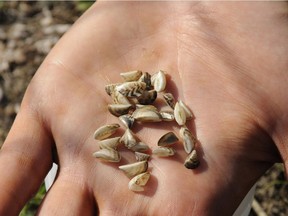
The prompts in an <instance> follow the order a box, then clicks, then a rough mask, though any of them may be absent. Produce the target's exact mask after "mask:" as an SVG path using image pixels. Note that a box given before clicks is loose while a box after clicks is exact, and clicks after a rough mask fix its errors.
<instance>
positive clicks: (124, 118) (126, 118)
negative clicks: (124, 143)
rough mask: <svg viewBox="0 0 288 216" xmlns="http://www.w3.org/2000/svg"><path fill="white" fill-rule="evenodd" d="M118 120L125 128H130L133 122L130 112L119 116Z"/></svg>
mask: <svg viewBox="0 0 288 216" xmlns="http://www.w3.org/2000/svg"><path fill="white" fill-rule="evenodd" d="M119 120H120V121H121V123H122V124H123V125H124V126H125V127H126V128H131V127H132V125H133V123H134V118H133V117H132V115H130V114H126V115H122V116H120V117H119Z"/></svg>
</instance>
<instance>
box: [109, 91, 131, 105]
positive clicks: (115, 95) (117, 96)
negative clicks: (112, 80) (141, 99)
mask: <svg viewBox="0 0 288 216" xmlns="http://www.w3.org/2000/svg"><path fill="white" fill-rule="evenodd" d="M111 97H112V99H113V102H114V103H115V104H131V103H130V101H129V100H128V99H127V98H126V97H125V96H124V95H122V94H121V93H119V92H118V91H116V90H114V91H113V92H112V93H111Z"/></svg>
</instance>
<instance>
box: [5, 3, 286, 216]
mask: <svg viewBox="0 0 288 216" xmlns="http://www.w3.org/2000/svg"><path fill="white" fill-rule="evenodd" d="M92 4H93V2H84V1H73V2H50V1H49V2H43V1H39V2H37V1H36V2H17V1H13V2H3V1H0V148H1V145H2V144H3V142H4V140H5V137H6V136H7V133H8V132H9V129H10V127H11V125H12V123H13V121H14V118H15V116H16V114H17V112H18V110H19V107H20V103H21V100H22V97H23V95H24V92H25V89H26V88H27V85H28V84H29V82H30V80H31V78H32V77H33V75H34V73H35V72H36V70H37V68H38V67H39V66H40V64H41V62H42V61H43V59H44V58H45V56H46V55H47V54H48V52H49V51H50V50H51V48H52V47H53V46H54V44H55V43H56V42H57V41H58V40H59V38H60V37H61V36H62V35H63V34H64V33H65V32H66V31H67V30H68V29H69V28H70V26H71V25H72V24H73V23H74V22H75V21H76V20H77V19H78V18H79V17H80V16H81V14H82V13H83V12H85V10H87V9H88V8H89V7H90V6H91V5H92ZM2 178H5V176H3V175H2ZM235 187H237V185H235ZM0 195H1V192H0ZM44 196H45V187H44V184H43V185H42V186H41V187H40V188H39V191H38V193H37V194H36V195H35V197H34V198H33V199H31V200H30V201H29V203H28V204H27V205H26V206H25V207H24V208H23V210H22V212H21V214H20V215H21V216H30V215H35V213H36V211H37V208H38V206H39V204H40V203H41V200H42V199H43V197H44ZM0 205H1V204H0ZM253 215H254V216H255V215H257V216H265V215H267V216H268V215H269V216H287V215H288V182H287V181H286V180H285V174H284V168H283V165H282V164H275V165H274V166H273V167H272V168H271V169H270V170H268V171H267V173H266V174H265V175H264V176H263V177H262V178H260V179H259V181H258V182H257V187H256V194H255V198H254V201H253V204H252V210H251V212H250V216H253Z"/></svg>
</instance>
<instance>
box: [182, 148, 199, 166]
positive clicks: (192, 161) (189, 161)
mask: <svg viewBox="0 0 288 216" xmlns="http://www.w3.org/2000/svg"><path fill="white" fill-rule="evenodd" d="M199 164H200V161H199V160H198V156H197V152H196V150H195V149H194V150H193V151H192V152H191V153H190V154H189V155H188V157H187V158H186V160H185V163H184V166H185V167H186V168H187V169H195V168H197V167H198V166H199Z"/></svg>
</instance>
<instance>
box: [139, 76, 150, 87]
mask: <svg viewBox="0 0 288 216" xmlns="http://www.w3.org/2000/svg"><path fill="white" fill-rule="evenodd" d="M138 81H139V82H144V83H146V89H150V88H151V75H150V74H149V73H147V72H144V73H143V74H142V76H141V77H140V78H139V80H138Z"/></svg>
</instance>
